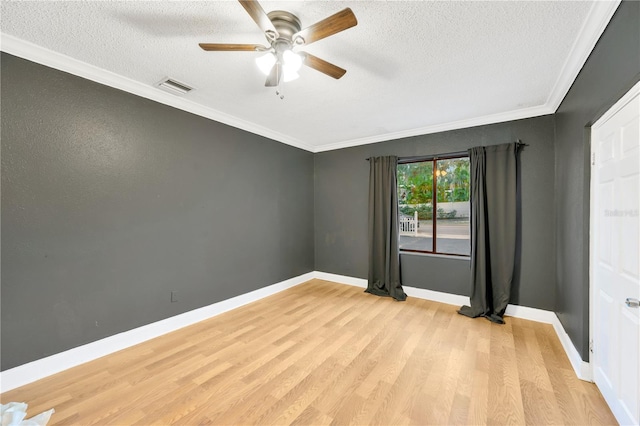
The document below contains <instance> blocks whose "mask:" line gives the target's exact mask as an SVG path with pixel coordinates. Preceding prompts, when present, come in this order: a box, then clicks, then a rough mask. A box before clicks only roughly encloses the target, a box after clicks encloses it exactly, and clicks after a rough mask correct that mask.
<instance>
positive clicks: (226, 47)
mask: <svg viewBox="0 0 640 426" xmlns="http://www.w3.org/2000/svg"><path fill="white" fill-rule="evenodd" d="M198 46H200V47H201V48H202V50H206V51H222V52H225V51H226V52H229V51H249V52H255V51H263V50H267V47H265V46H263V45H261V44H231V43H199V44H198Z"/></svg>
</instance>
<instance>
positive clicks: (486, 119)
mask: <svg viewBox="0 0 640 426" xmlns="http://www.w3.org/2000/svg"><path fill="white" fill-rule="evenodd" d="M553 112H554V111H553V110H552V109H551V108H549V107H547V106H546V105H541V106H535V107H530V108H523V109H518V110H514V111H507V112H501V113H498V114H491V115H485V116H482V117H476V118H470V119H467V120H459V121H451V122H449V123H442V124H435V125H433V126H427V127H419V128H416V129H409V130H403V131H400V132H393V133H385V134H382V135H375V136H368V137H366V138H359V139H350V140H346V141H342V142H336V143H330V144H326V145H320V146H316V149H315V151H314V152H323V151H333V150H335V149H342V148H349V147H353V146H359V145H367V144H372V143H378V142H385V141H390V140H395V139H402V138H408V137H412V136H420V135H429V134H433V133H440V132H446V131H449V130H458V129H466V128H469V127H476V126H484V125H486V124H495V123H503V122H505V121H513V120H521V119H524V118H532V117H539V116H541V115H547V114H553Z"/></svg>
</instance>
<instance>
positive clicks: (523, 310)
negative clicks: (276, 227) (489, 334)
mask: <svg viewBox="0 0 640 426" xmlns="http://www.w3.org/2000/svg"><path fill="white" fill-rule="evenodd" d="M313 277H314V278H318V279H322V280H327V281H333V282H337V283H340V284H348V285H354V286H358V287H363V288H366V287H367V280H365V279H363V278H354V277H348V276H344V275H336V274H329V273H326V272H318V271H316V272H313ZM402 288H403V289H404V292H405V293H406V294H407V296H410V297H416V298H418V299H426V300H432V301H434V302H440V303H446V304H449V305H457V306H462V305H468V304H469V297H467V296H461V295H458V294H449V293H443V292H440V291H433V290H425V289H422V288H416V287H409V286H402ZM505 315H508V316H511V317H514V318H522V319H526V320H530V321H536V322H541V323H545V324H551V325H553V329H554V330H555V331H556V334H557V335H558V339H559V340H560V343H562V347H563V348H564V351H565V353H566V354H567V357H568V358H569V362H570V363H571V366H572V367H573V370H574V371H575V373H576V376H578V378H579V379H581V380H585V381H588V382H591V381H593V378H592V374H591V365H590V364H589V363H588V362H585V361H583V360H582V357H581V356H580V353H579V352H578V350H577V349H576V347H575V346H574V345H573V342H572V341H571V338H569V335H568V334H567V332H566V331H565V330H564V327H563V326H562V323H561V322H560V320H559V319H558V316H557V315H556V313H555V312H552V311H546V310H544V309H537V308H529V307H527V306H520V305H508V306H507V310H506V312H505Z"/></svg>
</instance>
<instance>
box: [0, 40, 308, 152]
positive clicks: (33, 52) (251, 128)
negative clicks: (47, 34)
mask: <svg viewBox="0 0 640 426" xmlns="http://www.w3.org/2000/svg"><path fill="white" fill-rule="evenodd" d="M0 50H1V51H3V52H6V53H9V54H11V55H14V56H18V57H20V58H23V59H27V60H29V61H32V62H36V63H38V64H41V65H45V66H47V67H50V68H55V69H57V70H60V71H64V72H67V73H69V74H73V75H77V76H78V77H82V78H85V79H87V80H91V81H95V82H96V83H100V84H104V85H105V86H109V87H113V88H115V89H119V90H123V91H125V92H128V93H132V94H134V95H137V96H140V97H143V98H146V99H150V100H152V101H156V102H159V103H161V104H164V105H168V106H171V107H174V108H177V109H180V110H183V111H186V112H190V113H192V114H195V115H199V116H201V117H205V118H208V119H211V120H214V121H217V122H220V123H223V124H226V125H229V126H231V127H235V128H237V129H241V130H245V131H247V132H250V133H254V134H256V135H259V136H264V137H266V138H269V139H273V140H275V141H278V142H281V143H284V144H287V145H291V146H294V147H296V148H300V149H303V150H305V151H309V152H313V147H312V146H311V145H308V144H305V143H303V142H301V141H299V140H297V139H295V138H292V137H290V136H287V135H285V134H282V133H279V132H276V131H274V130H271V129H269V128H266V127H263V126H259V125H257V124H254V123H250V122H248V121H246V120H243V119H240V118H238V117H235V116H233V115H230V114H226V113H224V112H221V111H218V110H216V109H213V108H208V107H205V106H202V105H200V104H197V103H195V102H193V101H190V100H188V99H185V98H180V97H177V96H175V95H172V94H170V93H167V92H165V91H163V90H161V89H159V88H157V87H155V86H153V85H151V84H144V83H140V82H139V81H135V80H132V79H130V78H128V77H124V76H122V75H120V74H116V73H114V72H111V71H107V70H105V69H102V68H99V67H96V66H94V65H90V64H88V63H86V62H82V61H79V60H77V59H74V58H72V57H70V56H67V55H63V54H61V53H58V52H54V51H53V50H50V49H46V48H44V47H41V46H38V45H36V44H33V43H30V42H28V41H25V40H22V39H19V38H17V37H14V36H11V35H8V34H4V33H0Z"/></svg>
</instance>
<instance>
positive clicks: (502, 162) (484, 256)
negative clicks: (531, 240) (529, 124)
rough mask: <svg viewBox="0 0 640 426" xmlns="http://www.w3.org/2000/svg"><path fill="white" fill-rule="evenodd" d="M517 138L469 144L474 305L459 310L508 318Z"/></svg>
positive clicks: (501, 318)
mask: <svg viewBox="0 0 640 426" xmlns="http://www.w3.org/2000/svg"><path fill="white" fill-rule="evenodd" d="M518 148H519V145H518V144H517V143H510V144H503V145H494V146H485V147H476V148H472V149H470V150H469V160H470V166H471V170H470V172H471V173H470V175H471V176H470V179H471V306H463V307H461V308H460V310H459V311H458V313H460V314H462V315H466V316H469V317H472V318H475V317H480V316H482V317H485V318H487V319H489V320H490V321H493V322H496V323H500V324H503V323H504V320H503V316H504V312H505V310H506V309H507V304H508V303H509V297H510V295H511V283H512V281H513V271H514V266H515V252H516V191H517V185H516V184H517V182H516V179H517V171H516V165H517V161H516V160H517V153H518Z"/></svg>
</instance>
